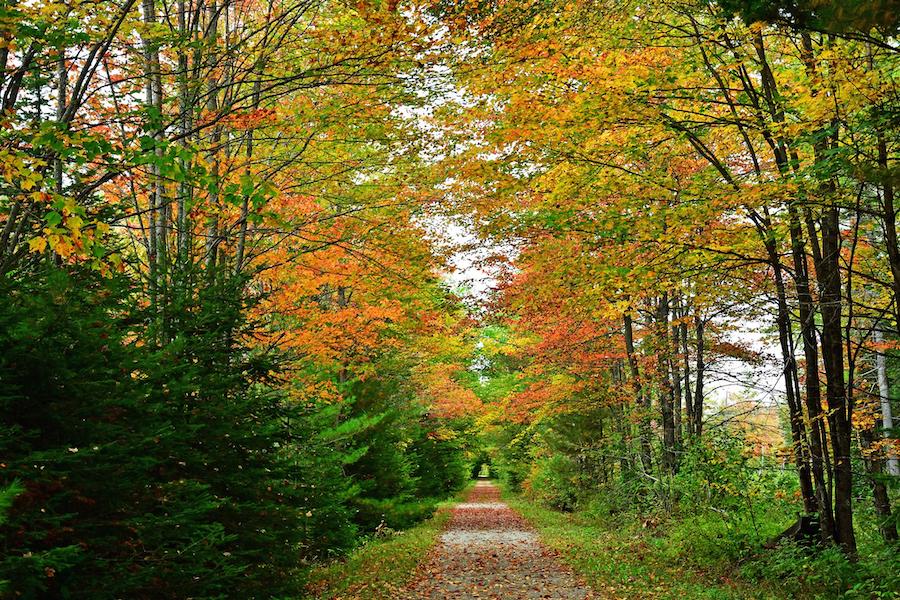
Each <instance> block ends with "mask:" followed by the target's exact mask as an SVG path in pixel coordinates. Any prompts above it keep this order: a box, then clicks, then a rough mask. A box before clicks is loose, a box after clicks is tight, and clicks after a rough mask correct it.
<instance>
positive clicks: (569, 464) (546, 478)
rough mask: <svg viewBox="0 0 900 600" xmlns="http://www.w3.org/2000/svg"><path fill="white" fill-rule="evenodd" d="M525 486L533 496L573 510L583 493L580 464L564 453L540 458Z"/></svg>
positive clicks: (553, 506) (547, 503) (557, 507)
mask: <svg viewBox="0 0 900 600" xmlns="http://www.w3.org/2000/svg"><path fill="white" fill-rule="evenodd" d="M525 488H526V489H527V490H528V491H529V493H530V495H531V496H532V497H533V498H535V499H536V500H538V501H539V502H541V503H543V504H546V505H547V506H549V507H551V508H555V509H557V510H564V511H572V510H574V509H575V507H576V506H577V505H578V500H579V495H580V493H581V489H580V486H579V484H578V465H577V464H576V463H575V461H574V460H573V459H572V458H571V457H568V456H565V455H562V454H553V455H551V456H548V457H544V458H540V459H538V460H536V461H535V462H534V463H533V465H532V468H531V474H530V476H529V478H528V480H527V481H526V482H525Z"/></svg>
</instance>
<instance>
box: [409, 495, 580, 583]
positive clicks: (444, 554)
mask: <svg viewBox="0 0 900 600" xmlns="http://www.w3.org/2000/svg"><path fill="white" fill-rule="evenodd" d="M401 598H402V599H403V600H419V599H432V600H437V599H447V600H449V599H466V600H468V599H475V598H478V599H482V600H487V599H497V600H499V599H503V600H517V599H523V598H556V599H559V600H576V599H577V600H583V599H591V598H594V596H593V595H592V594H591V592H590V590H588V588H587V587H586V586H584V585H583V584H582V583H581V582H579V581H578V579H577V578H576V577H575V576H574V575H573V574H572V572H571V571H569V570H568V569H566V568H565V567H564V566H563V565H562V563H561V562H560V560H559V558H558V557H557V555H556V554H555V553H553V552H552V551H551V550H549V549H547V548H546V547H544V545H543V544H541V542H540V540H539V539H538V536H537V533H535V532H534V530H532V529H531V527H530V526H529V525H528V523H527V522H526V521H525V520H524V519H522V517H520V516H519V515H518V514H517V513H515V512H514V511H513V510H511V509H510V508H509V507H508V506H507V505H506V504H504V503H503V502H501V501H500V490H499V488H497V486H495V485H493V484H491V483H489V482H487V481H479V482H478V483H477V484H476V485H475V488H474V489H473V490H472V492H471V493H470V494H469V497H468V499H467V501H466V502H463V503H461V504H458V505H456V507H454V508H453V514H452V517H451V519H450V523H449V525H448V526H447V530H446V531H445V532H444V534H443V535H442V536H441V539H440V542H438V544H437V546H436V547H435V549H434V550H432V552H431V555H430V556H429V558H428V560H427V561H426V563H425V564H424V565H423V566H422V567H420V568H419V570H418V571H417V573H416V576H415V578H414V579H413V581H412V583H411V584H410V585H409V586H407V588H406V590H405V592H404V594H403V595H402V596H401Z"/></svg>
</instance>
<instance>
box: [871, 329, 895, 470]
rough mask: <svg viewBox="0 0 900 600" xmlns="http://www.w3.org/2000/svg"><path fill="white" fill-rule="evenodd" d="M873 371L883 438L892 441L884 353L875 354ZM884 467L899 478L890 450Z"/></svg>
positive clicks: (878, 338)
mask: <svg viewBox="0 0 900 600" xmlns="http://www.w3.org/2000/svg"><path fill="white" fill-rule="evenodd" d="M881 341H882V335H881V331H880V330H879V329H878V328H877V325H876V329H875V342H876V343H878V342H881ZM875 370H876V372H877V375H878V396H879V399H880V401H881V402H880V404H881V427H882V429H883V431H884V433H883V435H884V437H885V438H887V439H892V438H893V430H894V415H893V412H892V409H891V395H890V394H891V388H890V386H889V385H888V378H887V361H886V360H885V356H884V352H883V351H881V350H878V351H876V353H875ZM885 465H886V466H887V472H888V475H891V476H892V477H900V461H898V460H897V455H896V453H894V452H893V451H892V450H890V449H889V450H888V452H887V459H886V460H885Z"/></svg>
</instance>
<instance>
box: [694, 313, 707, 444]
mask: <svg viewBox="0 0 900 600" xmlns="http://www.w3.org/2000/svg"><path fill="white" fill-rule="evenodd" d="M704 327H705V324H704V322H703V319H702V318H701V317H700V314H699V313H695V314H694V334H695V344H696V345H695V348H696V352H695V355H696V362H695V363H694V386H695V387H694V408H693V411H692V412H693V416H694V425H693V430H694V435H695V436H696V437H697V438H698V439H699V438H700V436H702V435H703V376H704V374H705V369H706V363H705V362H704V358H703V349H704V344H705V343H706V342H705V340H704V339H703V338H704V332H703V329H704Z"/></svg>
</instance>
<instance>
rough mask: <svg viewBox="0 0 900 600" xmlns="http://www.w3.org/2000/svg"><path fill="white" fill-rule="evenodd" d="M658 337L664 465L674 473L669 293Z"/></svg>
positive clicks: (659, 316)
mask: <svg viewBox="0 0 900 600" xmlns="http://www.w3.org/2000/svg"><path fill="white" fill-rule="evenodd" d="M656 326H657V332H658V333H657V335H658V336H659V347H658V350H657V369H658V371H659V378H660V382H659V388H660V389H659V407H660V415H661V417H662V428H663V455H662V463H663V466H664V467H665V469H666V471H668V472H669V473H674V472H675V470H676V468H677V463H678V460H677V456H676V454H675V414H674V413H675V411H674V406H673V405H674V399H673V397H672V382H671V380H670V379H669V357H668V356H667V354H669V349H670V348H669V293H668V292H663V295H662V296H661V297H660V299H659V303H658V304H657V312H656Z"/></svg>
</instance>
